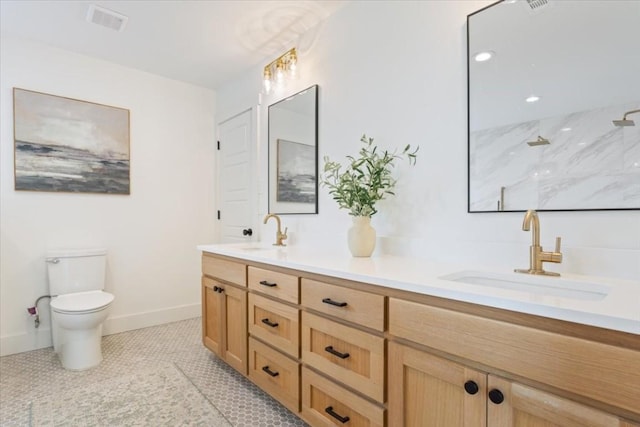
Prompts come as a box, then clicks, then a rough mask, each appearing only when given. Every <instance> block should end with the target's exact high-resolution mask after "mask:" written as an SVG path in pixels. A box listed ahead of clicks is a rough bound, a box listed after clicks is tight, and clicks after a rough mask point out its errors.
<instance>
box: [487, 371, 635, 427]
mask: <svg viewBox="0 0 640 427" xmlns="http://www.w3.org/2000/svg"><path fill="white" fill-rule="evenodd" d="M488 388H489V392H488V393H489V402H488V403H487V404H488V409H487V413H488V414H487V415H488V424H489V426H491V427H512V426H518V427H556V426H562V427H626V426H632V425H633V424H629V423H626V422H624V421H622V420H621V419H619V418H618V417H616V416H614V415H611V414H608V413H606V412H602V411H599V410H597V409H594V408H592V407H589V406H586V405H582V404H580V403H577V402H573V401H571V400H568V399H564V398H561V397H558V396H556V395H553V394H550V393H547V392H543V391H541V390H538V389H535V388H531V387H527V386H524V385H522V384H518V383H514V382H511V381H508V380H505V379H503V378H499V377H496V376H493V375H489V387H488Z"/></svg>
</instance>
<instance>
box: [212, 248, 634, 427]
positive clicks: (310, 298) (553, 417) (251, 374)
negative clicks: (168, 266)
mask: <svg viewBox="0 0 640 427" xmlns="http://www.w3.org/2000/svg"><path fill="white" fill-rule="evenodd" d="M202 272H203V279H202V330H203V342H204V345H205V346H206V347H207V348H209V349H210V350H211V351H213V352H215V353H216V354H217V355H219V356H220V357H221V358H222V359H223V360H225V361H227V363H229V365H231V366H232V367H234V368H235V369H236V370H238V371H239V372H241V373H242V374H244V375H245V376H247V378H249V379H250V380H251V381H253V382H254V383H255V384H257V385H258V386H259V387H261V388H262V389H263V390H265V391H266V392H267V393H269V394H270V395H271V396H273V397H274V398H276V399H277V400H278V401H280V402H281V403H282V404H283V405H284V406H286V407H287V408H289V409H290V410H292V411H294V412H295V413H297V414H298V415H299V416H300V417H301V418H302V419H303V420H304V421H306V422H307V423H309V424H310V425H311V426H313V427H315V426H336V425H348V426H357V427H360V426H369V427H383V426H389V427H395V426H398V427H413V426H416V427H429V426H434V427H440V426H447V427H455V426H461V427H573V426H576V427H577V426H580V427H583V426H584V427H605V426H606V427H640V424H638V422H639V421H640V342H638V337H637V336H632V335H628V334H624V333H617V332H611V331H606V330H602V329H599V328H592V327H589V326H586V325H576V324H571V323H569V322H560V321H556V320H551V319H545V318H542V317H539V316H532V315H527V314H522V313H514V312H507V311H505V310H500V309H495V308H487V307H483V306H478V305H473V304H469V303H462V302H455V301H449V300H444V299H442V298H435V297H430V296H424V295H423V296H421V295H417V294H413V293H409V292H405V291H400V290H393V289H387V288H383V287H380V286H373V285H368V284H366V283H359V282H358V283H355V282H351V281H349V280H345V279H339V278H332V277H328V276H323V275H320V274H315V273H308V272H304V271H297V270H289V269H286V268H282V267H279V266H278V267H275V266H274V267H273V269H271V268H270V266H269V265H267V264H264V263H256V262H252V261H243V260H241V259H233V258H231V257H224V256H216V255H211V254H204V255H203V259H202ZM592 333H593V334H594V335H593V336H592ZM496 402H497V403H496ZM630 420H631V421H630Z"/></svg>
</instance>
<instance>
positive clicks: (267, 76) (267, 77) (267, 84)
mask: <svg viewBox="0 0 640 427" xmlns="http://www.w3.org/2000/svg"><path fill="white" fill-rule="evenodd" d="M263 83H264V93H266V94H267V95H268V94H269V93H270V92H271V70H270V69H269V68H265V69H264V82H263Z"/></svg>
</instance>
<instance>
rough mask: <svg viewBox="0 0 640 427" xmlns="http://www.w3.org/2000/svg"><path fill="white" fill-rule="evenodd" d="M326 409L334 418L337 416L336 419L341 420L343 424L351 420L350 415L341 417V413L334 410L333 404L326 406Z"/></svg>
mask: <svg viewBox="0 0 640 427" xmlns="http://www.w3.org/2000/svg"><path fill="white" fill-rule="evenodd" d="M324 411H325V412H326V413H327V414H329V415H331V416H332V417H333V418H335V419H336V420H338V421H340V422H341V423H342V424H344V423H346V422H348V421H349V420H350V418H349V417H341V416H340V415H338V414H336V413H335V412H333V406H327V407H326V408H324Z"/></svg>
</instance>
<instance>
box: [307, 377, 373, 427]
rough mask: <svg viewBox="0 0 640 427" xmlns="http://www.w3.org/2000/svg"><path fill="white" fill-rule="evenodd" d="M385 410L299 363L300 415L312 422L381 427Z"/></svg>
mask: <svg viewBox="0 0 640 427" xmlns="http://www.w3.org/2000/svg"><path fill="white" fill-rule="evenodd" d="M384 413H385V410H384V408H381V407H379V406H377V405H375V404H373V403H371V402H369V401H367V400H365V399H363V398H362V397H359V396H357V395H355V394H353V393H351V392H350V391H348V390H346V389H344V388H342V387H340V386H339V385H337V384H335V383H334V382H332V381H330V380H328V379H326V378H324V377H322V376H320V375H318V374H317V373H315V372H313V371H311V370H310V369H309V368H306V367H302V415H303V416H304V417H305V420H307V421H309V423H310V424H311V425H313V426H326V427H334V426H336V425H349V426H356V427H364V426H368V427H382V426H383V425H384ZM347 417H348V420H346V418H347ZM347 423H348V424H347Z"/></svg>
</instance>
